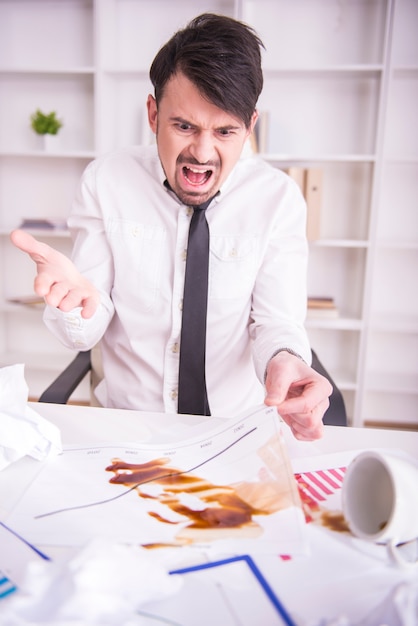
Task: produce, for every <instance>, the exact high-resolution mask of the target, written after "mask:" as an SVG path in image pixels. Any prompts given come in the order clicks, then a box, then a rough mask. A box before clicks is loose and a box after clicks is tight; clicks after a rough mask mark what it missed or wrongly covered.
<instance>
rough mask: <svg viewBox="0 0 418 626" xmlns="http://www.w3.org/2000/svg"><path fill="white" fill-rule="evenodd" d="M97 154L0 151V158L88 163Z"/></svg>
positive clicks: (88, 152)
mask: <svg viewBox="0 0 418 626" xmlns="http://www.w3.org/2000/svg"><path fill="white" fill-rule="evenodd" d="M97 156H98V155H97V152H95V151H93V150H73V151H71V152H61V151H56V152H46V151H45V150H20V151H10V150H0V158H1V157H3V158H18V159H19V158H26V157H29V158H36V159H84V160H87V161H90V160H92V159H94V158H96V157H97Z"/></svg>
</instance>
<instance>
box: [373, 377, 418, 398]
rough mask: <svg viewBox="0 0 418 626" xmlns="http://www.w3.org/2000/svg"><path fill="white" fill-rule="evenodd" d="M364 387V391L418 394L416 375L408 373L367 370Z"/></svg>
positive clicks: (417, 378)
mask: <svg viewBox="0 0 418 626" xmlns="http://www.w3.org/2000/svg"><path fill="white" fill-rule="evenodd" d="M365 389H366V392H367V391H370V392H379V393H384V394H392V393H401V394H413V395H418V377H417V376H415V375H411V374H409V373H405V374H402V373H399V372H390V373H388V372H369V373H368V374H367V376H366V380H365ZM417 399H418V398H417Z"/></svg>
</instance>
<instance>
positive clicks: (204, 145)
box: [190, 132, 215, 164]
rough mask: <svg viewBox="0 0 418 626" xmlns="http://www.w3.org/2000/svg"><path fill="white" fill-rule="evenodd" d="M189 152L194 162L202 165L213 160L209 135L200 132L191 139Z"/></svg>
mask: <svg viewBox="0 0 418 626" xmlns="http://www.w3.org/2000/svg"><path fill="white" fill-rule="evenodd" d="M190 152H191V154H192V156H193V157H194V158H195V159H196V161H198V162H199V163H202V164H204V163H207V162H208V161H210V160H211V159H213V157H214V154H215V146H214V141H213V137H212V135H211V133H209V132H200V133H198V134H196V135H195V136H194V138H193V143H192V145H191V146H190Z"/></svg>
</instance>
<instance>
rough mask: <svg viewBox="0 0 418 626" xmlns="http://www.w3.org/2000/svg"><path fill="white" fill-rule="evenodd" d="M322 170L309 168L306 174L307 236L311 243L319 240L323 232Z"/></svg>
mask: <svg viewBox="0 0 418 626" xmlns="http://www.w3.org/2000/svg"><path fill="white" fill-rule="evenodd" d="M321 196H322V170H321V169H319V168H316V167H308V169H307V170H306V173H305V200H306V204H307V207H308V213H307V220H306V236H307V238H308V239H309V241H314V240H315V239H319V237H320V230H321V223H320V220H321V199H322V198H321Z"/></svg>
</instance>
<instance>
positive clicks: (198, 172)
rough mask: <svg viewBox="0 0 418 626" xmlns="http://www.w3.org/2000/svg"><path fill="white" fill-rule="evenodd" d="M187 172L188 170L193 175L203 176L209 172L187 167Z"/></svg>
mask: <svg viewBox="0 0 418 626" xmlns="http://www.w3.org/2000/svg"><path fill="white" fill-rule="evenodd" d="M187 169H188V170H190V171H191V172H194V173H195V174H203V173H204V172H208V171H209V170H198V169H195V168H194V167H188V168H187Z"/></svg>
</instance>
